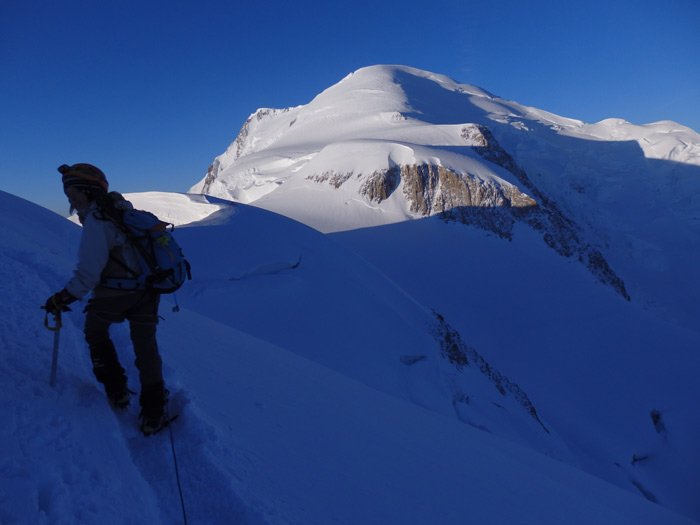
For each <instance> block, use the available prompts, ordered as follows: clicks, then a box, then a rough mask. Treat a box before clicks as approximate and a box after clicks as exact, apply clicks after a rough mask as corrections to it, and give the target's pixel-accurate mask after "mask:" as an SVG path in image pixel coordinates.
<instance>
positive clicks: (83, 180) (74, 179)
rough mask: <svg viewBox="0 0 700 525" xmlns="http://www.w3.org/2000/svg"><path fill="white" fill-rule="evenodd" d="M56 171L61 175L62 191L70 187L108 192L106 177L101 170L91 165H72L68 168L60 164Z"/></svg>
mask: <svg viewBox="0 0 700 525" xmlns="http://www.w3.org/2000/svg"><path fill="white" fill-rule="evenodd" d="M58 171H59V173H60V174H61V175H63V189H64V190H65V189H66V188H70V187H75V188H86V189H89V188H97V189H100V190H103V191H108V190H109V183H108V182H107V177H106V176H105V174H104V173H102V170H101V169H100V168H98V167H96V166H93V165H92V164H85V163H79V164H73V165H72V166H68V165H67V164H62V165H61V166H59V168H58Z"/></svg>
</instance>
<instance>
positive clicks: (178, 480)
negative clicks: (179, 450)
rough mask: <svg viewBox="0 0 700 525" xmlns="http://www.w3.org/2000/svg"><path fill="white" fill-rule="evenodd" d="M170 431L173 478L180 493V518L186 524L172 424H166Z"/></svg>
mask: <svg viewBox="0 0 700 525" xmlns="http://www.w3.org/2000/svg"><path fill="white" fill-rule="evenodd" d="M168 431H169V433H170V449H171V450H172V451H173V464H174V465H175V479H176V480H177V490H178V492H179V493H180V507H181V508H182V519H183V522H184V524H185V525H187V511H186V510H185V498H184V497H183V496H182V485H181V484H180V469H179V468H178V466H177V454H175V439H174V438H173V426H172V425H170V424H169V425H168Z"/></svg>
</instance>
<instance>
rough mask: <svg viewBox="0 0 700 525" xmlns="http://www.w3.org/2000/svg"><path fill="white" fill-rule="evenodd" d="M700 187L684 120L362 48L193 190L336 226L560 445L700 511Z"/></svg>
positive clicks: (602, 472) (613, 475) (250, 134)
mask: <svg viewBox="0 0 700 525" xmlns="http://www.w3.org/2000/svg"><path fill="white" fill-rule="evenodd" d="M699 190H700V136H699V135H698V134H697V133H696V132H694V131H693V130H691V129H689V128H686V127H683V126H681V125H679V124H676V123H673V122H668V121H664V122H657V123H653V124H646V125H633V124H631V123H628V122H624V121H622V120H620V119H608V120H604V121H601V122H599V123H596V124H587V123H584V122H581V121H578V120H573V119H569V118H564V117H560V116H557V115H553V114H551V113H548V112H546V111H544V110H540V109H536V108H531V107H526V106H523V105H520V104H518V103H515V102H512V101H506V100H503V99H500V98H498V97H496V96H494V95H492V94H490V93H488V92H487V91H485V90H483V89H480V88H477V87H474V86H470V85H465V84H458V83H456V82H454V81H452V80H451V79H449V78H447V77H444V76H441V75H437V74H433V73H429V72H425V71H420V70H417V69H413V68H408V67H403V66H373V67H369V68H364V69H361V70H359V71H356V72H354V73H353V74H351V75H349V76H348V77H346V78H345V79H343V80H342V81H340V82H339V83H338V84H336V85H334V86H331V87H330V88H329V89H327V90H325V91H324V92H323V93H321V94H319V95H318V96H317V97H315V98H314V99H313V100H312V101H311V102H310V103H308V104H306V105H303V106H298V107H295V108H289V109H282V110H274V109H262V110H258V111H257V112H255V113H254V114H253V115H251V117H250V118H249V119H248V120H247V121H246V123H245V124H244V125H243V128H242V129H241V131H240V133H239V135H238V137H237V139H236V141H234V143H232V144H231V146H230V147H229V148H228V150H227V151H226V152H225V153H223V154H222V155H220V156H219V157H217V158H216V159H215V160H214V162H213V163H212V165H211V166H210V168H209V171H208V173H207V174H206V176H205V177H204V179H203V180H201V181H200V182H199V183H198V184H197V185H195V186H194V187H193V188H192V190H191V191H193V192H202V193H206V194H209V195H214V196H218V197H221V198H224V199H232V200H234V201H238V202H242V203H251V204H253V205H254V206H256V207H260V208H264V209H268V210H271V211H275V212H277V213H281V214H283V215H286V216H288V217H292V218H294V219H297V220H299V221H301V222H303V223H305V224H307V225H310V226H312V227H314V228H316V229H318V230H320V231H322V232H326V233H329V234H331V236H332V237H333V239H334V240H336V241H338V242H340V243H341V244H344V245H345V246H346V247H349V248H351V249H352V250H353V251H354V252H356V253H358V254H360V255H361V256H362V257H363V258H365V259H366V260H368V261H370V262H371V263H373V264H374V265H375V266H376V267H377V268H378V269H379V270H381V271H382V272H383V273H384V274H385V275H386V276H388V277H389V278H390V279H391V280H392V281H393V282H394V283H396V284H398V285H399V286H400V287H401V288H402V289H403V290H405V291H407V292H408V293H409V294H410V295H411V296H412V297H413V298H414V299H416V300H417V301H418V302H419V303H421V304H422V305H424V306H426V307H429V308H431V309H434V310H435V311H437V312H439V313H440V314H441V315H442V316H443V318H444V319H446V320H447V321H448V322H449V324H450V326H451V327H452V328H451V329H453V330H455V331H456V332H457V333H459V334H460V340H463V341H466V342H467V343H468V344H469V345H473V346H474V348H477V349H478V351H479V352H480V354H481V355H482V356H484V358H485V359H487V360H488V361H489V362H490V363H491V364H492V365H495V366H496V368H497V369H498V370H500V371H501V373H505V374H506V375H507V376H508V377H511V378H513V379H514V380H516V381H517V382H518V384H519V385H520V387H522V388H523V391H525V392H527V393H528V399H530V400H531V401H532V402H533V405H534V406H536V407H537V409H538V414H539V415H541V416H542V418H543V420H544V421H545V422H546V424H549V425H550V426H551V429H552V430H553V431H555V432H556V433H557V436H558V438H561V439H562V440H563V443H564V444H565V447H566V448H567V449H568V451H569V452H570V453H571V455H572V456H571V459H570V460H565V461H570V464H573V465H576V466H577V467H579V468H582V469H583V470H585V471H587V472H589V473H592V474H595V475H596V476H600V477H602V478H603V479H606V480H608V481H610V482H613V483H615V484H617V485H619V486H621V487H625V488H627V489H630V490H632V491H635V492H637V493H638V494H640V495H643V496H644V497H646V498H648V499H650V500H653V501H657V502H659V503H661V504H663V505H666V506H669V507H671V508H674V509H676V510H679V511H681V512H683V513H685V514H687V515H690V516H693V517H695V518H698V517H700V507H698V505H697V501H696V499H697V490H696V487H698V486H700V477H699V476H698V474H697V473H698V472H700V447H698V446H697V443H698V439H700V417H698V415H697V413H696V412H697V411H696V409H695V402H696V400H697V399H698V398H700V387H699V386H698V383H697V381H696V379H695V378H696V377H697V376H698V374H700V356H699V355H698V352H697V349H698V348H700V328H699V327H698V326H699V325H698V324H697V319H698V318H700V279H695V278H693V276H694V275H695V274H696V273H697V271H696V268H695V266H696V265H697V261H698V260H700V245H699V239H700V235H699V234H700V200H699V196H700V191H699ZM601 284H602V285H603V286H601ZM418 366H420V365H418ZM547 428H549V426H548V427H547ZM528 446H530V445H528ZM538 450H541V449H538Z"/></svg>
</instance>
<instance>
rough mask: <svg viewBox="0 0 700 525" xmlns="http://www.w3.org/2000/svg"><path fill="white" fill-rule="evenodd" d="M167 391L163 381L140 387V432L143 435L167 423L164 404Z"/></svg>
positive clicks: (155, 430) (166, 398)
mask: <svg viewBox="0 0 700 525" xmlns="http://www.w3.org/2000/svg"><path fill="white" fill-rule="evenodd" d="M168 394H169V392H168V391H167V390H166V389H165V386H164V385H163V383H156V384H154V385H145V386H144V387H143V388H142V389H141V398H140V402H141V414H140V415H139V418H140V421H141V426H140V428H141V432H143V434H144V436H150V435H152V434H155V433H156V432H158V431H159V430H161V429H162V428H164V427H165V426H167V424H168V423H169V419H168V416H167V411H166V410H165V406H166V404H167V402H168Z"/></svg>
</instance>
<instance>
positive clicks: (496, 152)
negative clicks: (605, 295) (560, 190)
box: [463, 125, 630, 301]
mask: <svg viewBox="0 0 700 525" xmlns="http://www.w3.org/2000/svg"><path fill="white" fill-rule="evenodd" d="M464 133H468V134H469V138H470V140H472V141H474V143H475V144H477V145H476V146H474V150H475V151H476V152H477V153H478V154H479V155H481V156H482V157H483V158H484V159H486V160H488V161H489V162H492V163H493V164H496V165H498V166H501V167H502V168H504V169H506V170H508V171H509V172H510V173H512V174H513V175H514V176H515V177H517V179H518V181H519V182H520V183H521V184H522V186H523V187H524V188H525V189H526V190H527V191H528V192H529V194H530V195H532V196H533V197H534V198H535V199H536V200H537V202H538V204H539V206H538V208H537V210H535V211H533V213H528V214H523V215H521V216H520V218H521V219H522V220H524V221H525V222H527V223H528V224H529V225H530V226H531V227H533V228H534V229H536V230H538V231H540V232H541V233H542V237H543V239H544V241H545V242H546V243H547V245H548V246H550V247H551V248H552V249H553V250H555V251H556V252H557V253H559V254H560V255H562V256H564V257H576V258H577V259H578V260H579V262H581V263H582V264H584V265H585V266H586V267H587V268H588V269H589V270H590V271H591V272H592V273H593V274H594V275H595V276H596V277H597V278H598V279H599V280H600V281H601V282H602V283H604V284H606V285H609V286H611V287H612V288H614V289H615V290H616V291H617V292H618V293H619V294H620V295H622V296H623V297H624V298H625V299H627V300H628V301H629V300H630V296H629V294H628V293H627V290H626V288H625V283H624V281H623V280H622V279H621V278H620V277H619V276H618V275H617V274H616V273H615V272H614V271H613V269H612V268H611V267H610V265H609V264H608V262H607V261H606V260H605V257H604V256H603V254H602V253H601V252H600V251H599V250H598V249H597V248H595V247H594V246H591V245H590V244H588V243H587V242H585V241H584V240H583V239H582V237H581V232H580V230H579V228H578V226H577V225H576V223H575V222H574V221H572V220H571V219H569V218H568V217H567V216H566V215H565V214H564V213H563V212H562V211H561V209H560V208H559V207H558V206H557V204H556V203H555V202H554V201H553V200H551V199H549V198H548V197H547V195H545V194H544V193H543V192H541V191H540V190H539V189H538V188H537V186H535V184H534V183H533V182H532V180H531V179H530V177H528V175H527V173H526V172H525V170H523V169H522V168H520V167H519V166H518V164H517V163H516V162H515V160H514V159H513V157H511V155H510V154H509V153H508V152H507V151H506V150H505V149H503V148H502V147H501V145H500V144H499V143H498V141H497V140H496V139H495V137H494V136H493V134H492V133H491V131H490V130H489V129H488V128H487V127H486V126H481V125H472V126H469V127H468V130H467V131H465V130H463V135H464ZM478 135H481V137H478Z"/></svg>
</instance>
